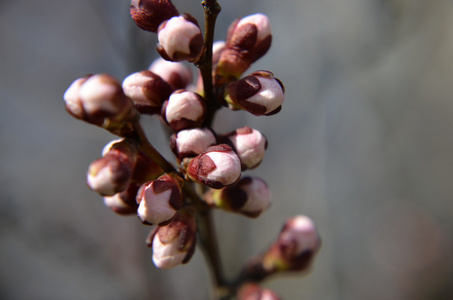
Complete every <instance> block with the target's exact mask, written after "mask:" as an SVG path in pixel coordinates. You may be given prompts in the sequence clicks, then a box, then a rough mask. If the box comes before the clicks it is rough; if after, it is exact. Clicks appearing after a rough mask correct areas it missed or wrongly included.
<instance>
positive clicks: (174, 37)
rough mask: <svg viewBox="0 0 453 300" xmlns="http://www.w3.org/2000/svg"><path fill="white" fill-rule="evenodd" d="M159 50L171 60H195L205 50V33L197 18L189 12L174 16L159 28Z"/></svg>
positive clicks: (166, 58) (165, 57)
mask: <svg viewBox="0 0 453 300" xmlns="http://www.w3.org/2000/svg"><path fill="white" fill-rule="evenodd" d="M157 39H158V40H159V44H158V45H157V52H158V53H159V54H160V56H161V57H162V58H163V59H165V60H169V61H183V60H187V61H191V62H192V61H195V60H197V59H198V58H199V57H200V55H201V53H202V52H203V47H204V45H203V35H202V33H201V30H200V27H199V26H198V22H197V20H196V19H195V18H194V17H192V16H191V15H189V14H183V15H180V16H175V17H172V18H171V19H169V20H166V21H164V22H163V23H162V24H161V25H160V26H159V29H158V32H157Z"/></svg>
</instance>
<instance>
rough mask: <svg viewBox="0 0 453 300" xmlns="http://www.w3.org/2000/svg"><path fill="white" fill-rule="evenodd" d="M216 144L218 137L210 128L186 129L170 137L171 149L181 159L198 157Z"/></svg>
mask: <svg viewBox="0 0 453 300" xmlns="http://www.w3.org/2000/svg"><path fill="white" fill-rule="evenodd" d="M215 144H216V137H215V135H214V133H213V132H212V130H211V129H208V128H193V129H185V130H181V131H179V132H178V133H174V134H173V135H172V136H171V137H170V148H171V150H172V151H173V153H174V154H175V155H176V156H177V157H178V158H179V159H183V158H185V157H191V156H192V157H193V156H197V155H198V154H201V153H203V152H204V151H205V150H206V149H208V148H209V147H210V146H212V145H215Z"/></svg>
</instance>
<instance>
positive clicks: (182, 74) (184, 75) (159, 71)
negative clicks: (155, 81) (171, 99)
mask: <svg viewBox="0 0 453 300" xmlns="http://www.w3.org/2000/svg"><path fill="white" fill-rule="evenodd" d="M148 69H149V70H150V71H151V72H153V73H154V74H156V75H159V76H160V78H162V79H163V80H165V81H166V82H167V83H168V84H169V85H170V86H171V87H172V88H173V90H179V89H185V88H186V87H187V86H188V85H189V84H190V83H192V80H193V74H192V70H191V69H190V68H189V67H188V66H187V65H186V63H184V62H171V61H168V60H165V59H163V58H161V57H159V58H157V59H156V60H154V61H153V62H152V63H151V65H150V66H149V68H148Z"/></svg>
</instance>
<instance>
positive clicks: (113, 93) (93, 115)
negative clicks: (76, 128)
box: [63, 74, 138, 135]
mask: <svg viewBox="0 0 453 300" xmlns="http://www.w3.org/2000/svg"><path fill="white" fill-rule="evenodd" d="M63 97H64V101H65V106H66V110H67V111H68V112H69V113H70V114H71V115H73V116H74V117H76V118H78V119H81V120H83V121H86V122H88V123H91V124H95V125H98V126H101V127H103V128H105V129H107V130H109V131H111V132H112V133H115V134H118V135H121V132H122V130H127V128H126V129H125V128H124V127H125V126H126V124H127V123H128V122H131V121H133V120H136V119H137V118H138V114H137V112H136V110H135V108H134V105H133V103H132V101H131V99H129V98H128V97H127V96H126V95H125V94H124V92H123V89H122V87H121V84H120V83H119V82H118V81H116V79H114V78H113V77H111V76H110V75H107V74H98V75H88V76H86V77H84V78H79V79H77V80H75V81H74V82H73V83H72V84H71V85H70V86H69V88H68V89H67V90H66V92H65V94H64V96H63Z"/></svg>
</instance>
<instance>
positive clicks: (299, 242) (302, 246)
mask: <svg viewBox="0 0 453 300" xmlns="http://www.w3.org/2000/svg"><path fill="white" fill-rule="evenodd" d="M320 246H321V239H320V237H319V235H318V232H317V230H316V227H315V224H314V223H313V221H312V220H311V219H310V218H308V217H306V216H301V215H299V216H295V217H292V218H290V219H288V220H287V221H286V223H285V225H284V226H283V229H282V231H281V232H280V235H279V236H278V238H277V240H276V241H275V242H274V243H273V244H272V245H271V247H270V248H269V250H268V251H267V253H266V254H265V255H264V257H263V259H262V265H263V267H264V269H265V270H267V271H268V272H277V271H279V272H281V271H305V270H307V269H308V268H309V267H310V266H311V263H312V262H313V258H314V256H315V255H316V253H317V252H318V250H319V248H320Z"/></svg>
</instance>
